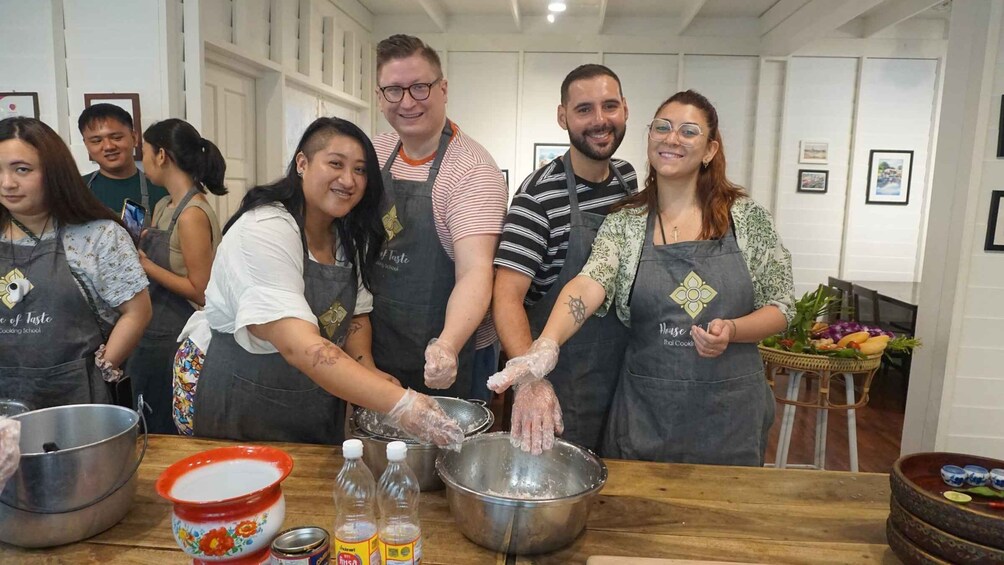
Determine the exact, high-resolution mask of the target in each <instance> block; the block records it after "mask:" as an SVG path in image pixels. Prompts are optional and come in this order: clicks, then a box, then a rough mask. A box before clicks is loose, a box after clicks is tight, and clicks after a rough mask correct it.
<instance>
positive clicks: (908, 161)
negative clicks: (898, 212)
mask: <svg viewBox="0 0 1004 565" xmlns="http://www.w3.org/2000/svg"><path fill="white" fill-rule="evenodd" d="M912 167H913V151H895V150H889V149H872V151H871V156H870V157H869V158H868V192H867V194H866V195H865V204H899V205H902V206H906V205H907V204H909V203H910V177H911V176H912V175H911V171H912Z"/></svg>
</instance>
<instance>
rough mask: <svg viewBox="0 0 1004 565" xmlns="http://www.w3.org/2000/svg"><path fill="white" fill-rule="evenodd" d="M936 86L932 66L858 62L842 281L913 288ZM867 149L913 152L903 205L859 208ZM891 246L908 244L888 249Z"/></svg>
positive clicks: (862, 199) (905, 61) (904, 61)
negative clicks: (901, 284) (881, 282)
mask: <svg viewBox="0 0 1004 565" xmlns="http://www.w3.org/2000/svg"><path fill="white" fill-rule="evenodd" d="M936 83H937V61H933V60H924V59H865V60H864V63H863V66H862V73H861V86H860V92H859V93H858V100H859V102H858V115H857V123H856V126H855V140H854V155H853V170H852V173H851V189H850V191H849V198H850V203H849V206H848V207H847V210H848V217H847V245H846V247H845V255H844V270H843V275H844V278H846V279H850V280H896V281H913V280H916V278H917V275H918V274H919V273H916V262H917V261H916V258H917V244H918V242H919V241H920V239H921V237H923V236H922V234H923V233H924V230H925V228H926V226H925V225H924V224H923V210H924V199H925V198H926V196H927V191H926V187H927V168H928V146H929V143H930V137H931V115H932V113H933V111H934V103H935V94H936V91H935V87H936ZM873 149H894V150H910V151H913V165H912V167H911V171H912V172H911V178H910V198H909V203H908V205H906V206H898V205H880V204H866V203H865V197H866V191H867V186H866V185H867V180H868V161H869V156H870V153H871V150H873ZM896 243H909V244H911V245H908V246H906V247H904V246H896V245H892V244H896ZM877 260H878V261H879V263H880V264H877V265H876V261H877Z"/></svg>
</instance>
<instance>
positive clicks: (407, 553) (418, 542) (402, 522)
mask: <svg viewBox="0 0 1004 565" xmlns="http://www.w3.org/2000/svg"><path fill="white" fill-rule="evenodd" d="M407 454H408V445H407V444H406V443H404V442H403V441H392V442H390V443H389V444H387V469H386V470H385V471H384V472H383V476H381V477H380V484H379V485H378V486H377V491H378V493H377V502H378V504H379V506H380V534H379V535H380V552H381V554H382V555H383V562H384V565H419V564H420V563H421V562H422V528H421V526H419V525H418V497H419V494H420V493H419V488H418V479H417V478H416V477H415V473H414V471H412V470H411V468H410V467H408V463H407V461H405V456H406V455H407Z"/></svg>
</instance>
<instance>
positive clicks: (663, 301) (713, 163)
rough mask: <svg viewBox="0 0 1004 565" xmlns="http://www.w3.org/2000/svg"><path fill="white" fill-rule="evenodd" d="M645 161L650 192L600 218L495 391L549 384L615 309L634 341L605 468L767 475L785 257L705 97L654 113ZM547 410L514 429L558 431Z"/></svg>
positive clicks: (691, 96) (787, 274) (677, 100)
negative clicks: (576, 265) (583, 337)
mask: <svg viewBox="0 0 1004 565" xmlns="http://www.w3.org/2000/svg"><path fill="white" fill-rule="evenodd" d="M648 161H649V168H648V177H647V179H646V181H645V189H644V190H643V191H642V192H639V193H638V194H636V195H635V196H632V197H630V198H628V199H626V200H625V201H624V202H623V203H622V204H621V207H620V210H618V211H616V212H614V213H612V214H610V215H608V216H607V217H606V219H605V221H604V222H603V225H602V227H600V230H599V233H598V234H597V236H596V240H595V242H594V243H593V250H592V254H591V255H590V257H589V261H588V262H587V263H586V266H585V267H583V269H582V271H581V272H580V274H579V276H577V277H575V278H574V279H572V280H571V281H570V282H569V283H568V284H567V285H565V287H564V288H563V289H562V291H561V295H560V298H559V299H558V302H557V305H556V306H555V308H554V309H553V310H552V312H551V315H550V317H549V318H548V322H547V326H546V327H545V328H544V331H543V332H541V335H540V338H539V339H538V340H537V341H536V342H534V344H533V345H532V346H531V348H530V350H529V352H528V353H527V354H526V355H524V356H523V357H518V358H516V359H513V360H511V361H509V363H508V365H507V366H506V369H505V370H504V371H502V373H500V374H498V375H496V376H494V377H492V379H491V380H489V387H491V388H493V389H494V390H495V391H496V392H500V391H501V390H504V389H505V388H506V387H508V386H510V385H514V384H520V383H527V382H531V383H532V382H533V381H535V380H539V379H542V378H544V377H545V376H546V375H547V373H548V372H550V370H551V368H552V367H553V366H554V365H553V361H552V359H553V358H556V357H557V350H558V346H559V345H560V344H562V343H564V342H565V341H566V340H568V338H570V337H571V336H572V335H573V334H574V333H575V332H576V331H577V330H578V329H579V328H580V327H581V326H582V323H583V322H584V321H585V320H586V318H588V317H589V316H591V315H593V314H594V313H595V314H598V315H601V316H602V315H605V314H607V312H608V311H609V309H610V308H611V307H612V306H613V307H615V308H616V311H617V316H618V317H619V318H620V319H621V321H623V322H624V323H625V325H628V326H629V327H630V330H629V332H630V333H629V335H630V341H629V345H628V349H627V352H626V354H625V358H624V365H623V367H622V369H621V372H620V375H619V376H618V375H610V378H612V379H618V381H617V389H616V392H615V393H614V397H613V399H612V405H611V408H610V413H609V416H608V419H607V422H606V432H605V437H604V440H603V445H602V448H601V455H603V456H604V457H614V458H618V459H641V460H648V461H665V462H675V463H702V464H717V465H748V466H761V465H763V458H764V451H765V449H766V447H767V432H768V430H769V429H770V426H771V424H772V423H773V421H774V396H773V395H772V394H771V391H770V389H769V388H768V386H767V381H766V379H765V378H764V375H763V363H762V361H761V360H760V354H759V353H758V351H757V349H756V343H757V342H758V341H760V340H761V339H763V338H765V337H767V336H769V335H771V334H774V333H777V332H779V331H781V330H782V329H784V328H785V327H786V326H787V324H788V322H789V321H790V320H791V317H792V316H793V315H794V308H793V304H794V297H793V296H792V293H793V283H792V275H791V254H789V253H788V250H787V249H785V248H784V245H783V244H782V243H781V239H780V237H779V236H778V234H777V232H776V231H775V229H774V225H773V221H772V220H771V217H770V213H769V212H767V210H765V209H764V208H762V207H761V206H760V205H759V204H757V203H756V202H754V201H753V200H752V199H751V198H749V197H748V196H746V194H745V191H744V190H743V189H742V188H741V187H739V186H736V185H735V184H733V183H731V182H729V180H728V179H727V178H726V176H725V150H724V146H723V141H722V134H721V130H720V128H719V125H718V113H717V112H716V111H715V108H714V106H712V105H711V102H709V101H708V99H707V98H705V97H704V96H702V95H700V94H698V93H697V92H694V91H692V90H688V91H685V92H678V93H676V94H675V95H673V96H672V97H670V98H669V99H668V100H666V101H665V102H663V103H662V105H661V106H659V109H658V111H657V112H656V114H655V118H654V119H653V120H652V123H651V124H649V126H648ZM542 396H543V395H542ZM549 400H550V399H548V398H541V399H540V401H539V402H537V403H536V404H535V406H534V407H532V408H531V409H529V410H527V409H526V408H524V409H523V413H524V418H523V420H522V421H521V422H519V425H521V426H522V427H523V428H524V429H526V428H527V427H530V428H531V429H533V430H535V431H536V430H537V429H540V426H541V425H543V424H544V423H547V422H551V421H554V418H553V414H555V410H554V408H553V406H552V404H553V403H552V402H550V401H549ZM514 411H515V409H514ZM559 413H560V412H559ZM557 424H558V425H560V419H558V420H557ZM555 427H556V426H555ZM537 443H540V442H537Z"/></svg>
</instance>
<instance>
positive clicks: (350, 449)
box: [342, 439, 363, 459]
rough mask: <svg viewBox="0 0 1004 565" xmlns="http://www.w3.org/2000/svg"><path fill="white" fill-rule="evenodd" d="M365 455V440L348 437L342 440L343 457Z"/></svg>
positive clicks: (357, 457) (356, 457)
mask: <svg viewBox="0 0 1004 565" xmlns="http://www.w3.org/2000/svg"><path fill="white" fill-rule="evenodd" d="M362 456H363V442H361V441H359V440H358V439H347V440H345V441H343V442H342V457H344V458H346V459H359V458H360V457H362Z"/></svg>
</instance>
